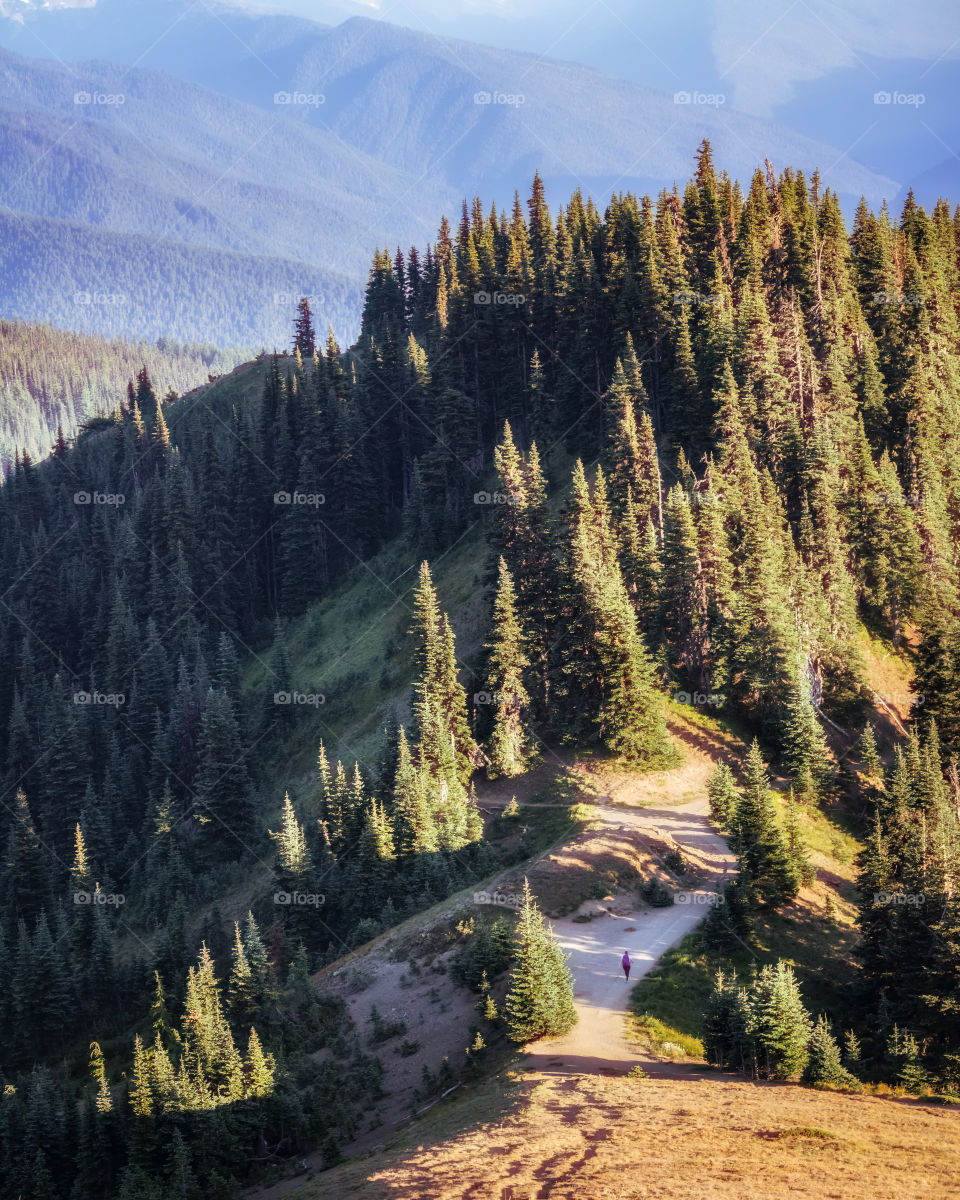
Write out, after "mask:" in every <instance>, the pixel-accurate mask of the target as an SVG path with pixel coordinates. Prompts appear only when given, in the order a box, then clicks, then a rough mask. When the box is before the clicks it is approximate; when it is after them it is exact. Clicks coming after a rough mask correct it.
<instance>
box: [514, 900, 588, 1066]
mask: <svg viewBox="0 0 960 1200" xmlns="http://www.w3.org/2000/svg"><path fill="white" fill-rule="evenodd" d="M515 937H516V947H517V948H516V965H515V966H514V968H513V970H512V971H511V973H510V989H509V991H508V992H507V999H506V1004H505V1006H504V1015H505V1018H506V1022H507V1030H508V1032H509V1034H510V1037H511V1038H512V1039H513V1041H515V1042H518V1043H523V1042H531V1041H534V1040H535V1039H537V1038H541V1037H561V1036H562V1035H563V1034H565V1033H567V1032H569V1030H571V1029H572V1028H573V1026H574V1025H575V1024H576V1022H577V1011H576V1008H575V1006H574V1003H573V979H572V977H571V975H570V972H569V970H568V968H567V965H566V955H565V954H564V953H563V951H562V950H561V949H560V946H559V945H558V943H557V941H556V939H555V938H554V935H553V931H552V930H551V929H550V928H549V927H546V926H545V925H544V921H543V916H542V915H541V913H540V909H539V908H538V907H537V902H536V900H535V899H534V896H533V892H532V891H531V890H530V884H529V881H528V880H526V879H524V883H523V905H522V906H521V908H520V911H519V913H518V914H517V926H516V931H515Z"/></svg>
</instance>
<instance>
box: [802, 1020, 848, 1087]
mask: <svg viewBox="0 0 960 1200" xmlns="http://www.w3.org/2000/svg"><path fill="white" fill-rule="evenodd" d="M807 1052H808V1054H809V1059H808V1061H807V1065H806V1067H805V1068H804V1072H803V1082H804V1083H810V1084H813V1085H814V1086H815V1087H829V1088H853V1087H856V1086H857V1080H856V1078H855V1077H854V1076H853V1075H852V1074H851V1073H850V1072H849V1071H848V1070H847V1068H846V1067H845V1066H844V1065H843V1062H842V1060H841V1058H840V1047H839V1046H838V1045H837V1043H836V1042H835V1041H834V1038H833V1034H832V1033H831V1031H830V1023H829V1021H828V1020H827V1018H826V1017H825V1016H824V1015H823V1014H822V1013H821V1014H820V1016H819V1017H818V1018H817V1023H816V1025H815V1026H814V1028H813V1033H812V1034H811V1035H810V1042H809V1044H808V1046H807Z"/></svg>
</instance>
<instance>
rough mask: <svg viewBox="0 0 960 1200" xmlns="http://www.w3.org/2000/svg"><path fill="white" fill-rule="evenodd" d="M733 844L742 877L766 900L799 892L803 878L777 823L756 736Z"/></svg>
mask: <svg viewBox="0 0 960 1200" xmlns="http://www.w3.org/2000/svg"><path fill="white" fill-rule="evenodd" d="M732 845H733V849H734V851H735V853H736V855H737V862H738V864H739V867H740V878H741V879H742V880H743V882H744V884H745V885H746V886H747V887H748V888H750V889H751V890H752V891H753V892H754V894H755V895H756V897H757V898H758V899H759V900H760V901H761V902H762V903H764V904H768V905H773V906H776V905H777V904H779V903H781V902H782V901H783V900H785V899H788V898H789V897H791V896H795V895H796V893H797V889H798V888H799V885H800V879H799V876H798V874H797V871H796V869H795V867H794V865H793V864H792V863H791V862H790V858H789V855H788V852H787V847H786V846H785V845H784V841H783V835H782V834H781V832H780V828H779V826H778V825H777V820H776V816H775V812H774V807H773V801H772V800H771V799H770V794H769V779H768V778H767V769H766V766H765V764H764V761H763V756H762V755H761V753H760V746H759V744H758V743H757V740H756V738H754V740H753V743H752V744H751V746H750V750H749V752H748V754H747V757H746V759H745V760H744V763H743V791H742V794H741V797H740V801H739V803H738V804H737V809H736V813H735V815H734V821H733V838H732Z"/></svg>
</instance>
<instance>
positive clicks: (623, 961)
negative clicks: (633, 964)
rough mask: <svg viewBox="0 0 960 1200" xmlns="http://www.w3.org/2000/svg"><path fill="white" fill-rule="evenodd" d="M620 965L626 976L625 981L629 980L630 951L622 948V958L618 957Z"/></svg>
mask: <svg viewBox="0 0 960 1200" xmlns="http://www.w3.org/2000/svg"><path fill="white" fill-rule="evenodd" d="M620 966H621V967H623V973H624V975H626V977H627V983H629V982H630V952H629V951H628V950H624V952H623V958H621V959H620Z"/></svg>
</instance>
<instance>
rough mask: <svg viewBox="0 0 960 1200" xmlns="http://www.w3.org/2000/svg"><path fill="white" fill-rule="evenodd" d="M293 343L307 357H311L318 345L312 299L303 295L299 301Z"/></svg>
mask: <svg viewBox="0 0 960 1200" xmlns="http://www.w3.org/2000/svg"><path fill="white" fill-rule="evenodd" d="M293 345H294V349H295V350H299V351H300V354H301V355H302V356H303V358H305V359H311V358H313V355H314V350H315V347H316V334H315V331H314V327H313V313H312V312H311V311H310V300H309V298H308V297H307V296H301V297H300V299H299V301H298V302H297V318H296V321H295V322H294V326H293Z"/></svg>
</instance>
